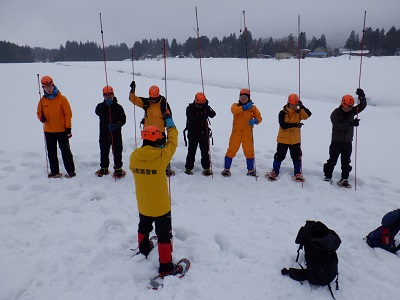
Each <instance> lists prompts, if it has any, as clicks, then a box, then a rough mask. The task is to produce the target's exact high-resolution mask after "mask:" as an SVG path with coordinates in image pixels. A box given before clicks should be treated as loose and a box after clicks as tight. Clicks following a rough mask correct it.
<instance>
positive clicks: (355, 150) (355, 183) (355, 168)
mask: <svg viewBox="0 0 400 300" xmlns="http://www.w3.org/2000/svg"><path fill="white" fill-rule="evenodd" d="M366 18H367V11H364V25H363V34H362V38H361V56H360V72H359V75H358V88H360V86H361V69H362V58H363V51H364V33H365V19H366ZM359 104H360V97H359V96H358V103H357V115H356V118H357V119H358V105H359ZM357 142H358V127H356V144H355V149H354V191H357V144H358V143H357Z"/></svg>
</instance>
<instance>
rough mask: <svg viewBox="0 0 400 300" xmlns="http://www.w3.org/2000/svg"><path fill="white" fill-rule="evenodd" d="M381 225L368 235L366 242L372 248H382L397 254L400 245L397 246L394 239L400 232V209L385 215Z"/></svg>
mask: <svg viewBox="0 0 400 300" xmlns="http://www.w3.org/2000/svg"><path fill="white" fill-rule="evenodd" d="M381 224H382V226H379V227H378V228H376V229H375V230H373V231H371V232H370V233H369V234H368V235H367V237H366V238H365V239H366V242H367V244H368V245H369V246H370V247H372V248H375V247H380V248H382V249H385V250H387V251H389V252H392V253H395V254H396V251H398V250H399V249H400V244H399V245H398V246H396V243H395V240H394V237H395V236H396V234H397V233H398V232H399V231H400V209H396V210H393V211H391V212H388V213H387V214H386V215H384V216H383V218H382V223H381Z"/></svg>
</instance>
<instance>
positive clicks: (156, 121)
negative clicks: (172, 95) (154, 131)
mask: <svg viewBox="0 0 400 300" xmlns="http://www.w3.org/2000/svg"><path fill="white" fill-rule="evenodd" d="M161 98H162V96H160V100H159V101H157V102H152V101H149V100H148V98H142V97H138V96H136V95H135V93H129V100H130V101H131V102H132V103H133V104H134V105H136V106H139V107H141V108H143V109H144V107H143V106H144V101H143V99H145V100H146V101H147V102H149V104H148V107H147V109H145V117H144V126H156V127H157V128H158V129H160V131H161V132H165V121H164V119H163V118H162V115H163V112H162V110H161V101H162V100H161ZM164 99H165V98H164ZM166 105H167V106H168V103H167V104H166ZM165 113H169V114H171V112H170V109H169V107H167V108H166V110H165Z"/></svg>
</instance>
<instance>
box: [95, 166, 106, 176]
mask: <svg viewBox="0 0 400 300" xmlns="http://www.w3.org/2000/svg"><path fill="white" fill-rule="evenodd" d="M95 174H96V175H97V176H99V177H103V176H104V175H108V174H110V171H109V170H108V169H107V168H101V169H99V170H97V171H96V173H95Z"/></svg>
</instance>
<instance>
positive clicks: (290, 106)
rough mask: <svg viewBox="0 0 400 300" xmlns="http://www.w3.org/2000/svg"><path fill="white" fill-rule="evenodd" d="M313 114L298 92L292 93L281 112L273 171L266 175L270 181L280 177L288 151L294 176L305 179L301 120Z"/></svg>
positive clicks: (295, 178)
mask: <svg viewBox="0 0 400 300" xmlns="http://www.w3.org/2000/svg"><path fill="white" fill-rule="evenodd" d="M310 116H311V111H310V110H309V109H308V108H307V107H305V106H304V105H303V103H302V102H301V101H300V98H299V96H298V95H296V94H290V95H289V97H288V102H287V104H286V105H285V106H284V107H283V109H282V110H281V111H280V112H279V115H278V119H279V131H278V136H277V138H276V141H277V143H278V144H277V147H276V153H275V155H274V162H273V167H272V171H271V172H267V173H266V174H265V177H266V178H267V179H268V180H270V181H275V180H277V179H278V175H279V169H280V167H281V163H282V161H283V160H284V159H285V157H286V154H287V151H288V150H289V151H290V157H291V158H292V160H293V166H294V177H293V179H294V180H296V181H304V178H303V175H302V174H301V156H302V153H301V145H300V142H301V136H300V128H301V126H303V123H301V122H300V121H301V120H307V119H308V118H309V117H310Z"/></svg>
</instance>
